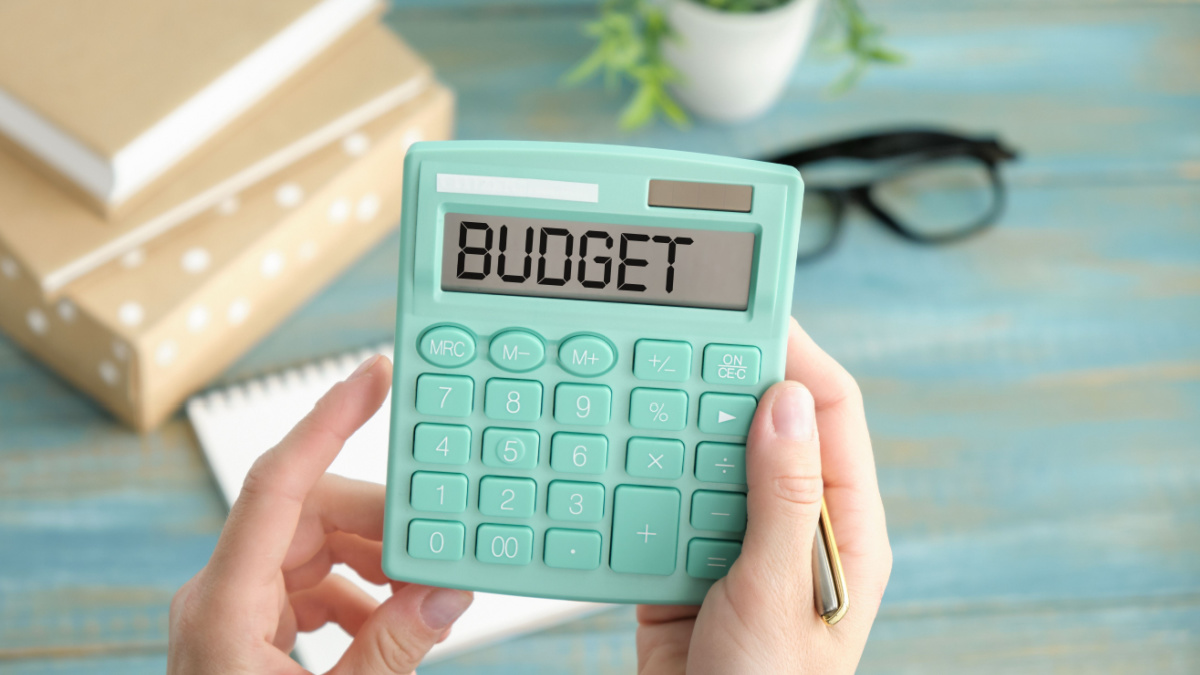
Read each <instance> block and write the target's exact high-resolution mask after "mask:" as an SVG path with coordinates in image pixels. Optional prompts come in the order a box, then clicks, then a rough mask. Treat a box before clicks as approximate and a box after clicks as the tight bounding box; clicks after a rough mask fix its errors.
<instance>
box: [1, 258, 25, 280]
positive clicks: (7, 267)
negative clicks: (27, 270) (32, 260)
mask: <svg viewBox="0 0 1200 675" xmlns="http://www.w3.org/2000/svg"><path fill="white" fill-rule="evenodd" d="M20 273H21V268H20V267H17V261H16V260H13V259H12V258H9V257H7V256H5V257H3V258H0V274H3V275H4V278H6V279H16V278H17V275H19V274H20Z"/></svg>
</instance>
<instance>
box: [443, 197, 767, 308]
mask: <svg viewBox="0 0 1200 675" xmlns="http://www.w3.org/2000/svg"><path fill="white" fill-rule="evenodd" d="M754 237H755V235H754V233H752V232H729V231H715V230H702V229H692V228H677V227H646V226H640V225H607V224H603V223H586V222H575V221H568V220H546V219H540V218H510V217H499V216H481V215H466V214H461V213H448V214H446V220H445V223H444V241H443V247H442V290H446V291H462V292H470V293H494V294H500V295H527V296H538V297H548V298H573V299H578V300H602V301H606V302H632V303H640V304H649V305H676V306H680V307H703V308H710V309H730V310H745V309H746V307H747V305H748V302H749V295H750V281H751V276H752V269H753V262H754Z"/></svg>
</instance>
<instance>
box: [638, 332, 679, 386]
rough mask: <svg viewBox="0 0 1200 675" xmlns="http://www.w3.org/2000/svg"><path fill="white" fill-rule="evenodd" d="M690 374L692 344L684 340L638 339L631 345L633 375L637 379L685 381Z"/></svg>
mask: <svg viewBox="0 0 1200 675" xmlns="http://www.w3.org/2000/svg"><path fill="white" fill-rule="evenodd" d="M691 374H692V346H691V345H690V344H688V343H686V342H671V341H667V340H638V341H637V344H635V345H634V346H633V375H634V377H636V378H638V379H639V380H658V381H660V382H686V381H687V379H688V376H690V375H691Z"/></svg>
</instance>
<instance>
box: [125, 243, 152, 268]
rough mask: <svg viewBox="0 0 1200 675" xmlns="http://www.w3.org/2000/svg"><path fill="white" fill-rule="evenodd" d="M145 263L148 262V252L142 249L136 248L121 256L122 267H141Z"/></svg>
mask: <svg viewBox="0 0 1200 675" xmlns="http://www.w3.org/2000/svg"><path fill="white" fill-rule="evenodd" d="M144 262H146V252H145V251H143V250H142V249H140V248H135V249H133V250H132V251H130V252H128V253H126V254H125V255H123V256H121V265H122V266H123V267H127V268H129V269H133V268H135V267H141V266H142V263H144Z"/></svg>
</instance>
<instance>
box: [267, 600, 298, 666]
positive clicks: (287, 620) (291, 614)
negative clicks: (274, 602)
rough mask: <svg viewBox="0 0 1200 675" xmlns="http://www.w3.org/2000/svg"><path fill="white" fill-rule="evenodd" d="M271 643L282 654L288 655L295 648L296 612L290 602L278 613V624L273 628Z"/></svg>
mask: <svg viewBox="0 0 1200 675" xmlns="http://www.w3.org/2000/svg"><path fill="white" fill-rule="evenodd" d="M271 643H272V644H274V645H275V648H276V649H278V650H279V651H281V652H283V653H284V654H287V653H290V652H291V651H292V647H295V646H296V612H295V610H294V609H293V608H292V603H290V602H286V603H284V605H283V611H281V612H280V613H279V624H278V625H277V626H276V627H275V639H274V640H272V641H271Z"/></svg>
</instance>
